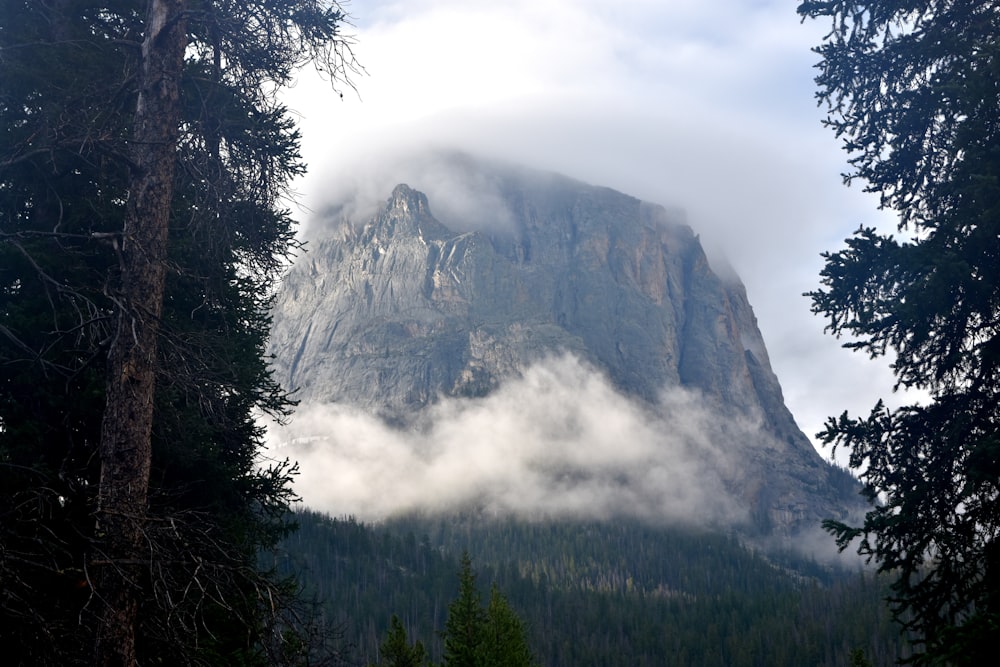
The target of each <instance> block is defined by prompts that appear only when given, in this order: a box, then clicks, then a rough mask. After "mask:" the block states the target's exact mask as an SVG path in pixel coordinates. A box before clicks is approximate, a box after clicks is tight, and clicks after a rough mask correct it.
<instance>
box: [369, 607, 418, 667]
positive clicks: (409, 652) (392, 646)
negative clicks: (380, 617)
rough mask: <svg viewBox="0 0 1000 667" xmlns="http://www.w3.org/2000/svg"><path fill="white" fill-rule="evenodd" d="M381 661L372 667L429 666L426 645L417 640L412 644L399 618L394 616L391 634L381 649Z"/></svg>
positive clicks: (391, 622) (387, 636)
mask: <svg viewBox="0 0 1000 667" xmlns="http://www.w3.org/2000/svg"><path fill="white" fill-rule="evenodd" d="M379 650H380V651H381V660H379V662H378V663H377V664H376V665H373V666H372V667H424V665H426V664H427V652H426V651H425V650H424V645H423V644H422V643H421V642H420V640H417V641H416V642H414V643H413V644H410V640H409V639H408V638H407V636H406V628H404V627H403V624H402V622H401V621H400V620H399V617H398V616H396V615H395V614H393V615H392V620H391V621H390V622H389V633H388V634H387V635H386V638H385V641H384V642H382V645H381V646H380V647H379Z"/></svg>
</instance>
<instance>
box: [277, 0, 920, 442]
mask: <svg viewBox="0 0 1000 667" xmlns="http://www.w3.org/2000/svg"><path fill="white" fill-rule="evenodd" d="M348 10H349V11H350V13H351V14H352V15H353V21H354V25H355V29H354V30H351V31H350V32H353V34H355V35H356V37H357V44H356V52H357V55H358V58H359V60H360V61H361V63H362V64H363V65H364V67H365V68H366V72H367V74H366V75H363V76H359V77H357V78H356V81H355V84H356V86H357V94H354V93H353V92H352V91H348V93H347V95H345V97H344V98H343V99H341V98H339V97H338V96H336V95H334V94H333V93H332V92H331V91H330V89H329V85H327V84H323V83H318V82H317V81H315V80H314V79H312V78H310V77H309V76H308V75H307V74H303V75H302V76H301V77H300V80H299V85H298V86H297V87H296V88H294V89H292V90H290V91H288V92H287V95H286V96H285V97H284V99H285V101H286V102H287V104H288V105H289V107H290V108H291V109H293V110H294V111H295V112H296V114H297V119H298V120H299V126H300V128H301V129H302V132H303V155H304V156H305V158H306V160H307V161H308V162H309V165H310V172H309V174H308V175H307V176H306V177H305V178H304V179H302V180H301V181H299V182H298V183H296V189H297V192H298V195H299V197H298V199H297V202H298V204H297V205H298V206H299V208H298V209H297V216H298V218H299V220H300V222H301V229H302V232H303V234H304V235H305V236H307V237H310V236H311V235H312V236H311V237H313V238H315V235H316V234H318V233H319V232H320V231H321V230H322V226H323V224H324V222H325V220H326V219H327V217H328V214H329V212H330V211H329V207H330V205H331V204H332V203H333V202H334V201H337V200H341V201H342V200H344V196H345V194H349V195H350V196H349V197H348V199H349V200H350V201H351V202H353V205H354V206H355V210H356V211H363V210H371V207H372V206H374V205H375V204H377V203H378V202H379V201H384V199H385V198H386V197H388V196H389V193H390V192H391V188H392V186H394V185H396V183H398V182H408V183H409V184H410V185H411V186H413V187H416V188H418V189H424V190H425V192H427V194H428V195H431V201H432V207H433V209H434V211H435V213H436V214H437V215H439V216H440V217H441V218H442V219H446V218H447V217H448V216H449V215H452V214H455V216H456V217H457V216H459V215H460V214H461V212H462V210H463V204H462V202H461V199H460V197H459V198H456V199H455V200H454V211H449V210H448V207H447V206H445V205H443V204H442V203H441V198H440V196H436V195H437V193H434V192H432V191H433V190H434V189H435V188H437V189H438V190H440V191H444V190H447V189H448V188H447V187H446V186H447V184H446V183H436V182H435V179H434V173H433V169H431V170H429V171H427V172H419V171H418V172H416V173H413V172H412V171H411V173H406V171H407V169H406V168H405V167H406V162H407V160H406V158H405V156H406V155H408V154H412V153H413V152H414V151H419V150H427V149H431V150H434V149H458V150H463V151H467V152H470V153H472V154H475V155H482V156H487V157H495V158H499V159H503V160H506V161H510V162H514V163H519V164H524V165H527V166H529V167H533V168H537V169H544V170H554V171H558V172H560V173H564V174H566V175H567V176H570V177H573V178H578V179H580V180H583V181H585V182H588V183H591V184H594V185H605V186H608V187H612V188H615V189H617V190H620V191H622V192H625V193H626V194H630V195H633V196H636V197H638V198H640V199H643V200H645V201H650V202H653V203H658V204H662V205H665V206H667V207H670V208H672V207H677V208H681V209H683V210H685V211H686V212H687V220H688V222H689V223H690V224H691V226H692V227H693V228H694V229H695V231H696V232H697V233H699V234H700V235H701V239H702V242H703V243H704V244H705V245H706V246H707V249H708V250H709V251H711V252H712V253H713V255H714V256H718V255H724V256H725V257H726V258H727V260H728V261H729V263H730V264H731V265H732V266H733V267H734V269H735V270H736V272H737V273H738V274H739V276H740V278H741V279H742V281H743V283H744V284H745V285H746V287H747V292H748V295H749V299H750V302H751V303H752V304H753V306H754V310H755V313H756V315H757V318H758V321H759V324H760V328H761V331H762V333H763V335H764V339H765V341H766V342H767V345H768V351H769V353H770V357H771V362H772V365H773V367H774V369H775V372H776V373H777V375H778V377H779V378H780V380H781V382H782V385H783V387H784V390H785V398H786V402H787V404H788V406H789V408H790V409H791V410H792V412H793V414H794V415H795V416H796V418H797V420H798V422H799V424H800V425H801V426H802V428H803V430H804V431H805V433H806V434H807V435H810V436H811V435H813V434H814V433H816V432H817V431H819V430H821V429H822V425H823V422H824V421H825V419H826V417H827V416H829V415H832V414H839V413H840V412H841V411H843V410H845V409H848V410H850V411H851V412H852V413H854V414H859V413H860V414H867V412H868V410H869V409H870V408H871V406H872V405H873V404H874V403H875V401H876V400H877V399H879V398H885V399H888V401H889V403H890V404H898V403H900V402H905V400H903V399H902V398H901V397H898V396H893V394H892V390H891V388H892V384H893V382H892V376H891V373H890V372H889V370H888V365H887V363H886V362H884V361H883V360H878V361H872V360H869V359H867V358H866V357H865V356H864V355H859V354H852V353H850V352H847V351H845V350H843V349H841V343H842V342H843V341H838V340H836V339H834V338H833V337H831V336H828V335H824V333H823V326H824V322H823V320H821V319H820V318H818V317H816V316H814V315H812V314H811V313H810V311H809V300H808V299H807V298H805V297H803V296H802V295H803V293H804V292H807V291H810V290H814V289H816V288H817V287H818V286H819V272H820V270H821V268H822V259H821V257H820V254H821V253H822V252H824V251H830V250H836V249H837V248H839V247H842V245H843V239H844V238H846V237H847V236H849V235H850V234H851V233H852V232H853V231H854V230H855V229H857V228H858V227H859V225H861V224H864V225H874V226H881V227H883V228H889V229H891V228H892V226H893V225H894V223H895V221H894V219H893V216H891V215H889V214H888V213H886V212H880V211H878V210H877V206H878V202H877V198H876V197H873V196H871V195H869V194H866V193H864V192H863V188H862V187H853V188H845V187H844V186H843V184H842V181H841V177H840V174H841V173H842V172H843V171H844V170H845V169H846V167H847V165H846V158H847V156H846V154H845V153H844V152H843V151H842V150H841V146H840V142H839V141H838V140H837V138H836V137H835V136H834V135H833V133H832V132H830V131H829V130H828V129H826V128H824V127H822V125H821V119H822V118H823V117H824V115H825V111H824V110H823V109H821V108H817V106H816V103H815V99H814V92H815V90H816V86H815V84H814V82H813V77H814V76H815V75H816V71H815V70H814V69H813V65H814V64H815V63H816V62H817V61H818V59H819V56H818V55H817V54H815V53H813V52H812V51H811V48H812V47H814V46H816V45H817V44H819V43H820V42H821V40H822V38H823V35H824V34H826V32H827V30H828V26H826V25H823V24H821V23H819V22H813V21H806V22H804V23H803V22H802V21H800V19H799V17H798V16H797V15H796V13H795V3H789V2H785V1H783V0H761V1H758V2H750V3H748V2H735V1H734V0H699V1H698V2H694V1H692V0H672V1H671V2H650V1H649V0H621V2H616V3H615V4H614V6H613V8H612V7H611V6H610V5H608V3H605V2H597V1H596V0H544V2H540V1H538V0H512V1H511V2H506V3H496V2H490V1H488V0H408V2H406V3H405V4H404V3H399V2H395V1H393V0H371V1H369V2H365V3H353V4H351V5H349V6H348ZM376 165H377V168H374V166H376ZM383 170H384V173H388V174H392V175H391V176H389V177H388V178H380V177H379V176H378V175H377V174H379V173H380V172H382V171H383ZM411 181H412V182H411ZM472 186H473V190H475V189H476V188H479V189H480V190H485V191H486V192H488V189H489V184H488V183H485V184H483V183H480V184H475V183H473V184H472ZM480 194H483V193H482V192H481V193H480ZM435 200H437V201H438V203H436V204H435ZM365 207H367V209H365ZM343 212H345V213H347V212H349V211H348V210H347V209H344V211H343ZM492 222H494V223H500V224H502V223H503V219H502V213H501V214H500V217H499V218H498V219H497V220H494V221H492ZM821 451H822V453H823V454H824V455H825V456H829V450H821Z"/></svg>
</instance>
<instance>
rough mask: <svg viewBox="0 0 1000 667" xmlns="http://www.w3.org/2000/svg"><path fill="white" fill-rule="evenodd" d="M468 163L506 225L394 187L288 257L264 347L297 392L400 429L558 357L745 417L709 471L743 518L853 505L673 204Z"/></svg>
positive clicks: (805, 521)
mask: <svg viewBox="0 0 1000 667" xmlns="http://www.w3.org/2000/svg"><path fill="white" fill-rule="evenodd" d="M464 166H465V167H466V168H474V169H477V170H479V171H480V172H481V175H483V174H485V176H486V177H488V179H489V182H490V184H491V188H492V189H493V192H494V193H495V195H496V197H495V199H496V201H497V202H498V203H499V205H500V206H502V207H503V211H501V213H502V215H501V216H500V217H501V218H502V219H503V220H504V221H505V224H503V225H501V226H494V227H493V228H491V229H483V228H477V226H476V225H463V224H461V221H457V224H456V222H455V221H451V222H450V224H449V226H446V225H445V224H443V223H442V222H441V221H439V220H438V219H437V218H436V217H435V215H434V213H433V208H434V202H433V201H428V198H427V197H426V196H425V195H424V194H422V193H421V192H418V191H416V190H414V189H411V188H410V187H408V186H407V185H398V186H397V187H396V188H395V189H394V190H393V191H392V194H391V196H390V197H389V198H388V200H387V201H386V202H385V204H384V206H382V207H381V208H380V209H379V210H378V211H377V212H376V213H375V215H374V216H372V217H371V218H370V219H368V220H366V221H356V220H345V221H343V222H342V224H340V225H339V227H337V228H336V231H335V232H333V233H332V234H330V235H328V236H327V237H326V238H324V239H322V240H320V241H318V242H316V243H313V244H312V245H311V246H310V250H309V252H308V254H306V255H304V256H303V257H302V258H301V259H300V260H299V261H298V262H297V264H296V265H295V266H294V268H293V269H292V270H291V271H290V273H289V275H288V276H287V279H286V280H285V282H284V284H283V286H282V289H281V290H280V292H279V294H278V298H277V300H276V304H275V309H274V326H273V330H272V338H271V350H272V352H273V353H274V354H275V355H276V364H275V367H276V371H277V377H278V379H279V380H280V381H281V382H282V383H284V384H285V385H286V386H287V387H289V388H293V389H295V390H297V394H296V395H297V397H298V398H299V399H300V400H302V401H303V402H304V403H306V404H310V403H340V404H350V405H353V406H357V407H359V408H362V409H364V410H366V411H368V412H370V413H372V414H377V415H379V416H380V417H381V418H383V419H385V420H387V421H389V422H391V423H394V424H397V425H405V424H406V423H407V422H408V421H409V420H410V419H411V418H412V417H413V415H415V414H418V413H419V412H420V410H421V409H423V408H424V407H426V406H428V405H430V404H433V403H434V402H435V401H437V400H438V399H440V398H441V397H449V396H451V397H455V396H468V397H474V396H485V395H487V394H489V393H491V392H493V391H494V390H496V389H497V388H498V387H499V386H500V384H501V383H502V382H504V380H505V379H506V378H510V377H514V376H517V375H518V374H520V373H521V372H522V371H523V370H524V369H525V368H526V367H528V366H529V365H530V364H532V363H533V362H535V361H538V360H540V359H542V358H545V357H546V356H548V355H552V354H565V353H568V354H571V355H573V356H575V357H577V358H579V359H580V360H582V361H583V362H584V363H586V364H588V365H589V366H591V367H593V368H594V369H596V371H597V372H600V373H602V374H604V375H605V376H606V377H607V378H608V379H609V380H610V382H611V383H613V385H614V386H615V387H616V388H617V389H618V390H619V391H621V392H623V393H624V394H626V395H629V396H631V397H633V398H634V399H635V400H637V401H641V402H643V403H644V404H647V405H648V406H650V407H651V409H659V408H657V405H658V400H659V397H660V395H661V393H662V392H663V391H664V390H665V389H669V388H674V387H681V388H684V389H685V390H687V391H689V392H692V393H693V394H695V395H697V396H699V397H700V399H701V400H702V401H704V404H705V405H707V406H709V408H710V409H711V410H713V411H714V412H716V413H717V414H718V416H719V418H720V419H739V420H741V421H742V423H752V424H754V425H755V426H754V429H753V431H752V433H753V435H752V436H751V437H749V438H748V437H746V435H745V432H743V435H741V436H740V438H739V439H738V441H732V442H721V443H716V445H717V446H718V447H720V448H722V449H725V450H726V451H727V452H729V454H730V455H731V459H732V460H736V461H738V464H737V465H733V466H731V467H730V468H729V469H727V470H726V471H724V472H722V473H721V477H722V479H723V481H724V483H725V485H726V488H727V489H728V491H729V492H730V493H732V494H733V496H734V498H736V499H737V502H739V503H741V504H742V505H744V506H745V507H748V508H749V510H750V511H749V516H750V519H749V521H750V525H751V526H752V528H751V530H753V531H757V532H764V533H770V532H775V533H780V534H785V535H787V534H794V533H795V532H797V531H799V530H802V529H806V528H812V527H815V526H817V525H818V523H819V521H820V520H822V519H824V518H827V517H834V516H836V517H843V516H844V513H845V512H846V511H847V508H849V507H854V506H856V504H855V498H854V495H855V493H854V490H853V489H852V487H851V485H850V484H849V482H848V480H845V478H844V474H843V473H842V472H840V471H837V470H835V469H833V468H832V467H831V466H830V465H829V464H827V463H826V462H824V461H823V460H822V459H821V457H820V456H819V455H818V454H817V453H816V452H815V450H814V449H813V447H812V445H811V444H810V442H809V440H808V439H807V438H806V437H805V436H804V435H803V434H802V432H801V431H800V430H799V428H798V427H797V426H796V424H795V421H794V419H793V418H792V415H791V414H790V413H789V411H788V410H787V409H786V407H785V405H784V401H783V398H782V394H781V387H780V385H779V383H778V379H777V378H776V377H775V375H774V373H773V372H772V370H771V367H770V364H769V361H768V356H767V351H766V348H765V345H764V341H763V339H762V337H761V334H760V331H759V330H758V327H757V323H756V319H755V317H754V314H753V310H752V308H751V307H750V304H749V302H748V299H747V295H746V293H745V290H744V288H743V286H742V284H741V283H740V282H739V280H738V279H737V278H736V277H735V276H732V275H730V273H729V272H726V274H725V276H726V277H725V278H723V277H720V275H719V274H717V273H716V272H715V271H713V269H712V267H711V266H710V263H709V261H708V259H707V257H706V255H705V252H704V250H703V249H702V247H701V244H700V243H699V240H698V238H697V236H696V235H695V234H694V233H693V232H692V230H691V229H690V228H689V227H688V226H686V225H685V224H684V223H683V221H682V220H681V216H680V215H679V214H677V213H671V212H670V211H668V210H666V209H664V208H662V207H660V206H656V205H652V204H648V203H645V202H642V201H639V200H638V199H635V198H633V197H630V196H627V195H625V194H621V193H619V192H616V191H613V190H610V189H607V188H600V187H593V186H589V185H585V184H583V183H579V182H577V181H573V180H570V179H567V178H563V177H559V176H555V175H540V174H537V173H532V172H527V171H523V170H517V169H512V168H499V167H492V166H484V165H481V164H472V165H470V164H466V165H464ZM490 214H491V215H493V216H494V217H496V214H497V211H491V212H490ZM622 436H623V437H628V434H622ZM470 446H474V445H471V444H470Z"/></svg>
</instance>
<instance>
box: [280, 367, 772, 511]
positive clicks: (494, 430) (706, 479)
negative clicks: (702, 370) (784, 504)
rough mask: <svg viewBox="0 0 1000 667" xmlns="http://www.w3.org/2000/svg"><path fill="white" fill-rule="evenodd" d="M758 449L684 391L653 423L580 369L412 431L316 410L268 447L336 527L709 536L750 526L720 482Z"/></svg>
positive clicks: (739, 426)
mask: <svg viewBox="0 0 1000 667" xmlns="http://www.w3.org/2000/svg"><path fill="white" fill-rule="evenodd" d="M759 437H760V434H759V432H757V429H756V426H755V425H754V424H752V423H740V422H738V421H734V420H727V419H721V418H720V417H719V415H718V414H715V413H713V412H712V411H711V410H709V409H708V408H707V407H706V406H705V405H704V404H703V402H702V401H701V400H700V398H699V397H698V396H697V395H695V394H693V393H691V392H688V391H685V390H682V389H672V390H670V391H667V392H665V393H664V395H663V397H662V401H661V404H660V406H658V409H657V410H655V411H654V410H651V409H649V407H647V406H643V405H640V404H639V403H637V402H635V401H633V400H632V399H629V398H627V397H625V396H624V395H622V394H620V393H619V392H617V391H616V390H615V389H614V388H613V387H612V386H611V385H610V384H609V382H608V381H607V380H606V379H605V378H604V377H602V376H601V375H600V374H599V373H598V372H596V371H595V370H593V369H591V368H588V367H587V366H585V365H584V364H582V363H581V362H579V361H578V360H577V359H575V358H573V357H571V356H562V357H557V358H552V359H549V360H548V361H546V362H544V363H540V364H537V365H535V366H533V367H531V368H529V369H528V370H527V371H526V372H525V373H524V374H523V376H521V377H519V378H516V379H512V380H510V381H508V382H506V383H505V384H504V385H503V386H502V387H501V388H500V389H498V390H497V391H496V392H494V393H493V394H491V395H490V396H488V397H485V398H477V399H445V400H443V401H441V402H440V403H438V404H436V405H435V406H433V407H431V408H429V409H428V410H427V411H426V412H425V413H424V414H423V415H422V416H421V418H420V419H419V421H418V422H417V423H416V424H415V425H413V426H411V427H409V428H408V429H406V430H400V429H397V428H394V427H391V426H389V425H386V424H385V423H383V422H381V421H380V420H378V419H377V418H375V417H372V416H370V415H368V414H364V413H362V412H361V411H359V410H356V409H353V408H351V407H349V406H344V405H312V406H303V407H300V409H299V410H298V411H297V412H296V414H295V416H294V418H293V419H292V421H291V423H289V424H288V425H285V426H281V427H277V426H273V427H272V428H271V429H270V432H269V436H268V438H269V447H270V450H271V454H272V455H273V456H276V457H282V458H284V457H286V456H287V457H289V458H291V459H293V460H297V461H298V462H299V465H300V469H301V474H300V475H299V477H298V478H297V480H296V482H295V488H296V490H297V492H298V493H299V494H300V495H301V496H302V497H303V499H304V501H305V504H306V505H308V506H309V507H312V508H315V509H318V510H322V511H326V512H329V513H331V514H334V515H354V516H357V517H358V518H360V519H363V520H379V519H382V518H386V517H390V516H392V515H395V514H398V513H403V512H412V511H421V512H441V511H448V510H455V509H460V508H468V507H476V508H480V509H484V510H486V511H488V512H496V513H499V514H515V515H521V516H529V517H539V516H544V517H563V518H597V519H607V518H612V517H618V516H629V517H639V518H644V519H650V520H658V521H670V522H697V523H701V524H704V523H711V524H733V523H737V522H742V521H744V520H745V519H746V511H745V508H744V507H742V506H741V504H740V503H739V502H738V501H737V500H736V499H734V498H733V497H732V496H731V495H730V494H729V493H727V491H726V488H725V483H724V481H723V480H724V479H732V478H733V477H734V472H735V471H737V470H738V468H739V466H740V461H739V454H738V452H739V450H740V449H741V447H740V446H736V443H745V442H748V441H752V440H753V439H756V438H759ZM722 443H725V444H722ZM729 444H733V445H734V447H733V450H730V451H726V450H728V449H729ZM735 476H738V475H735Z"/></svg>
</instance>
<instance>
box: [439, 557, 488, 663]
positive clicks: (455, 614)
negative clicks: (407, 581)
mask: <svg viewBox="0 0 1000 667" xmlns="http://www.w3.org/2000/svg"><path fill="white" fill-rule="evenodd" d="M485 623H486V613H485V611H484V609H483V603H482V596H481V594H480V593H479V589H478V588H477V586H476V573H475V572H474V571H473V569H472V559H471V558H470V557H469V553H468V552H467V551H466V552H464V553H462V564H461V570H460V571H459V575H458V597H457V598H455V599H454V600H453V601H452V603H451V604H450V605H449V606H448V619H447V621H446V622H445V632H444V665H445V666H446V667H480V665H481V662H480V656H481V655H482V644H483V640H484V633H483V628H484V626H485Z"/></svg>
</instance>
